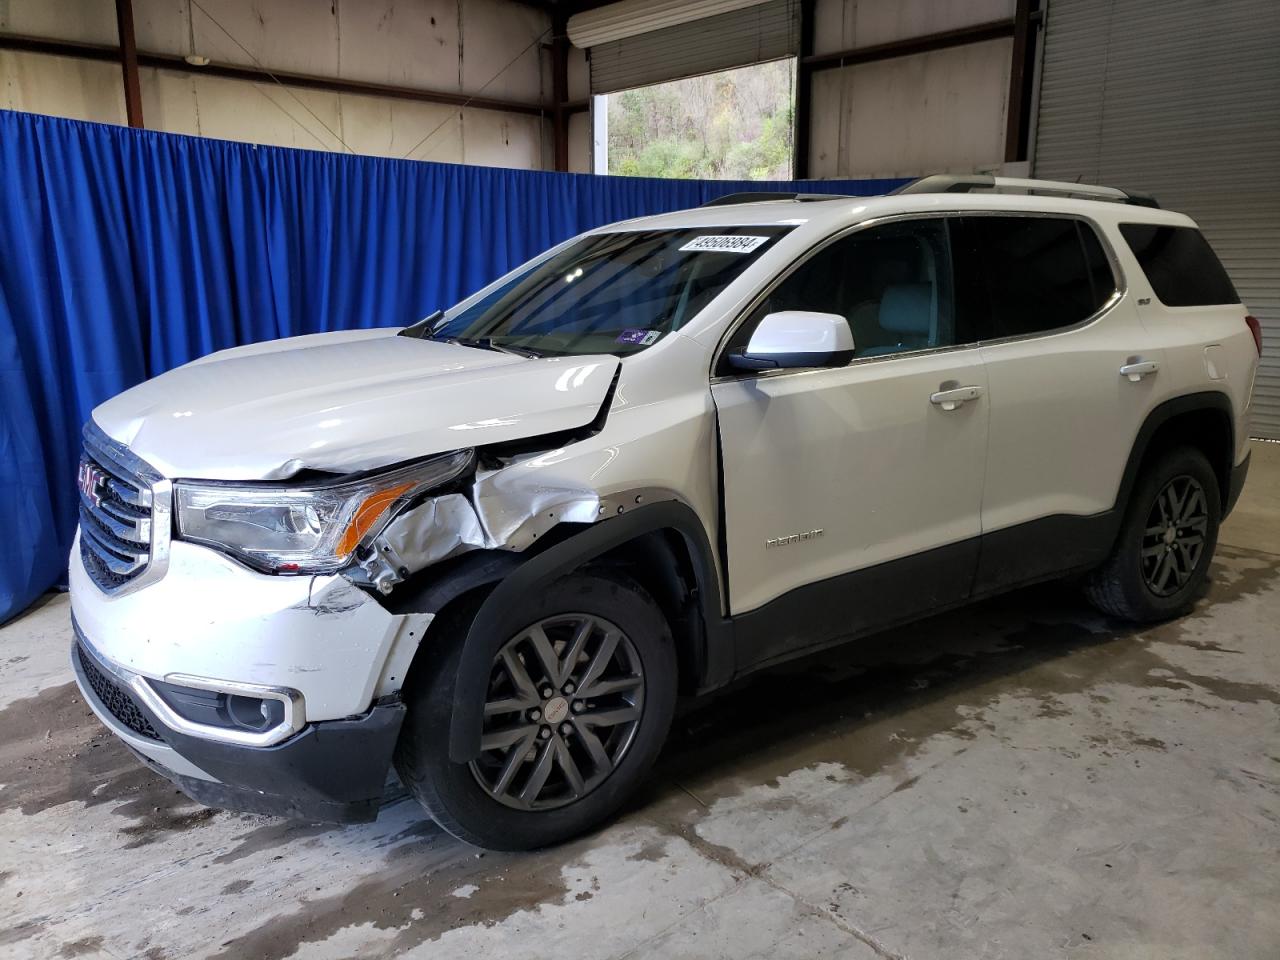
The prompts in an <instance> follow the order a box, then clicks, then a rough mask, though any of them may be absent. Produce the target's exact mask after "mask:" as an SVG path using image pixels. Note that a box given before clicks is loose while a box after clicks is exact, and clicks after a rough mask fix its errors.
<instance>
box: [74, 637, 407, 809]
mask: <svg viewBox="0 0 1280 960" xmlns="http://www.w3.org/2000/svg"><path fill="white" fill-rule="evenodd" d="M75 632H76V641H75V643H74V645H73V647H72V651H71V664H72V667H73V669H74V670H75V674H76V682H77V684H78V685H79V687H80V692H81V693H82V694H83V695H84V698H85V702H86V703H87V704H88V705H89V707H90V709H92V710H93V712H94V713H95V714H96V715H97V717H98V719H99V720H101V721H102V722H103V724H105V725H106V726H107V728H108V729H110V730H111V731H112V732H113V733H114V734H116V735H117V736H118V737H120V739H122V740H123V741H124V742H125V743H126V744H127V745H128V746H129V748H130V749H131V750H133V752H134V753H135V754H136V755H137V756H138V758H139V759H141V760H142V761H143V762H144V763H146V764H147V766H149V767H151V769H153V770H155V771H156V772H157V773H159V774H161V775H163V776H164V777H166V778H168V779H169V780H171V781H172V782H173V783H174V784H175V785H176V786H177V787H178V788H179V789H181V790H182V791H183V792H184V793H186V794H187V795H188V796H190V797H191V798H192V799H193V800H196V801H197V802H199V803H203V804H207V805H208V806H213V807H222V808H226V809H230V810H240V811H245V812H248V813H264V814H272V815H276V816H286V817H293V818H297V819H305V820H320V821H325V822H329V823H360V822H366V821H369V820H373V819H374V818H375V817H376V816H377V815H378V807H379V806H380V804H381V802H382V798H383V794H384V792H385V785H386V779H387V773H388V770H389V769H390V766H391V753H392V750H393V749H394V748H395V743H396V738H397V736H398V735H399V732H400V724H401V722H402V721H403V719H404V705H403V704H401V703H400V702H399V700H398V699H397V698H386V699H385V700H384V701H382V702H378V703H375V704H374V705H373V706H372V708H371V709H370V710H368V711H367V712H365V713H364V714H363V715H361V716H357V717H350V718H347V719H342V720H326V721H321V722H318V723H310V724H307V725H305V726H304V727H303V728H302V729H301V730H299V731H298V732H297V733H296V734H295V735H293V736H292V737H290V738H289V739H287V740H285V741H283V742H281V743H277V744H274V745H271V746H265V747H254V746H244V745H240V744H233V743H220V742H216V741H212V740H208V739H205V738H202V737H197V736H192V735H190V734H187V733H182V732H180V731H178V730H175V729H173V728H172V727H170V726H168V725H166V723H165V721H164V720H163V719H162V718H161V716H160V714H159V713H158V712H157V711H155V710H153V709H152V708H151V706H150V705H149V704H148V702H147V701H146V700H145V699H144V698H142V697H141V696H139V695H138V694H137V692H136V691H137V687H136V686H135V685H134V684H135V683H136V682H137V679H138V678H137V675H136V674H131V673H130V672H129V671H128V670H126V669H124V668H123V667H121V666H120V665H118V664H115V663H112V662H110V661H109V660H107V659H106V658H104V657H103V656H102V655H101V654H100V653H98V652H97V651H96V650H94V649H93V646H92V644H91V642H90V641H89V640H88V639H87V638H85V636H84V635H83V633H82V632H81V631H80V629H79V627H78V625H77V626H76V627H75Z"/></svg>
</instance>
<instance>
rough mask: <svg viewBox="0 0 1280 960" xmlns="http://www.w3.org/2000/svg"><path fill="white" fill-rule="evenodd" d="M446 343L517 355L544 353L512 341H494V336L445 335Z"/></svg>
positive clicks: (527, 355) (538, 355)
mask: <svg viewBox="0 0 1280 960" xmlns="http://www.w3.org/2000/svg"><path fill="white" fill-rule="evenodd" d="M442 339H443V341H444V342H445V343H456V344H457V345H458V346H460V347H475V348H477V349H479V350H496V351H497V352H498V353H514V354H515V355H516V356H517V357H531V358H532V357H541V356H542V354H541V353H539V352H538V351H537V350H534V349H532V348H531V347H517V346H515V345H514V344H511V343H494V342H493V337H443V338H442Z"/></svg>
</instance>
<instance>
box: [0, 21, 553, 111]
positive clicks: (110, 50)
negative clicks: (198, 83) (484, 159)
mask: <svg viewBox="0 0 1280 960" xmlns="http://www.w3.org/2000/svg"><path fill="white" fill-rule="evenodd" d="M0 50H21V51H23V52H26V53H43V54H47V55H49V56H53V57H77V58H79V59H82V60H100V61H104V62H108V63H115V62H118V61H119V59H120V51H119V49H118V48H116V47H108V46H101V45H99V44H93V43H74V42H71V41H67V40H50V39H48V38H47V37H24V36H18V35H15V34H0ZM137 57H138V65H139V66H141V67H155V68H157V69H160V70H177V71H180V72H182V73H190V74H203V75H205V76H210V77H223V78H225V79H229V80H245V81H248V82H250V83H274V82H275V81H276V80H279V81H280V82H281V83H283V84H284V85H285V86H289V87H302V88H304V89H308V90H327V91H330V92H332V93H351V94H359V95H361V96H369V97H389V98H391V99H395V100H415V101H418V102H420V103H442V104H446V105H448V106H452V107H461V106H467V107H471V108H473V109H476V110H496V111H498V112H501V113H521V114H530V115H533V116H542V115H544V114H545V113H546V112H547V109H548V108H547V107H546V106H545V105H543V104H539V103H527V102H524V101H519V100H500V99H496V98H494V97H469V96H467V95H466V94H463V93H445V92H441V91H435V90H421V89H418V88H417V87H397V86H392V85H390V84H384V83H362V82H360V81H357V80H339V79H336V78H333V77H316V76H311V75H309V74H299V73H284V72H282V71H279V70H272V71H271V72H270V73H268V72H267V71H266V70H259V69H257V68H256V67H242V66H238V65H235V64H227V63H210V64H208V65H206V66H203V67H196V66H192V65H191V64H189V63H187V61H186V60H185V59H183V58H182V57H180V56H178V55H176V54H167V53H145V52H141V51H140V52H139V53H138V55H137Z"/></svg>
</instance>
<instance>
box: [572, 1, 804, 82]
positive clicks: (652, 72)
mask: <svg viewBox="0 0 1280 960" xmlns="http://www.w3.org/2000/svg"><path fill="white" fill-rule="evenodd" d="M799 9H800V4H799V2H798V0H769V2H767V3H761V4H757V5H756V6H752V7H747V8H746V9H743V10H732V11H730V12H728V13H721V14H717V15H715V16H710V17H705V18H703V19H701V20H693V21H691V22H689V23H682V24H679V25H677V26H672V27H664V28H662V29H660V30H654V31H651V32H649V33H642V34H639V35H637V36H632V37H624V38H623V39H621V40H613V41H610V42H608V43H601V44H596V45H595V46H593V47H591V48H590V52H591V92H592V93H613V92H615V91H618V90H629V89H631V88H633V87H643V86H647V85H648V84H651V83H664V82H666V81H668V80H679V79H681V78H683V77H692V76H696V75H698V74H703V73H715V72H716V71H718V70H729V69H731V68H733V67H742V66H746V65H747V64H751V63H761V62H763V61H765V60H778V59H780V58H782V57H790V56H794V55H795V52H796V44H797V38H798V36H799V19H798V17H799Z"/></svg>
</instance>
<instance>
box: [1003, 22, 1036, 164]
mask: <svg viewBox="0 0 1280 960" xmlns="http://www.w3.org/2000/svg"><path fill="white" fill-rule="evenodd" d="M1032 6H1033V3H1032V0H1018V2H1017V7H1016V8H1015V10H1014V14H1013V56H1012V58H1011V62H1010V64H1009V102H1008V108H1007V111H1006V113H1007V117H1006V122H1005V129H1004V159H1005V162H1006V163H1013V162H1015V161H1018V160H1025V159H1027V128H1028V126H1029V125H1030V120H1031V83H1032V75H1033V73H1034V72H1035V71H1034V64H1033V62H1032V61H1033V58H1034V56H1035V43H1034V42H1033V40H1032V37H1033V33H1032V31H1033V30H1034V29H1035V28H1036V27H1037V26H1038V20H1039V17H1038V16H1035V15H1034V14H1033V12H1032V9H1031V8H1032Z"/></svg>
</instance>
